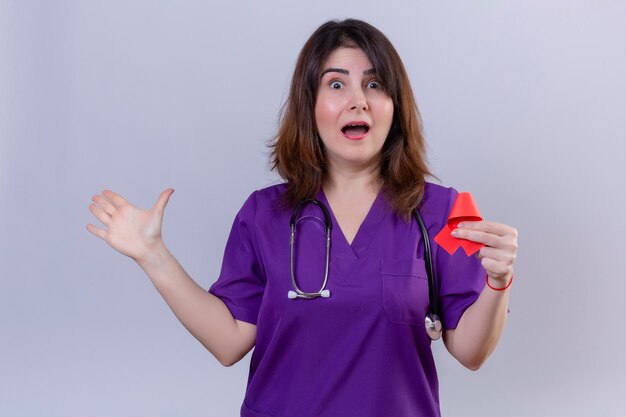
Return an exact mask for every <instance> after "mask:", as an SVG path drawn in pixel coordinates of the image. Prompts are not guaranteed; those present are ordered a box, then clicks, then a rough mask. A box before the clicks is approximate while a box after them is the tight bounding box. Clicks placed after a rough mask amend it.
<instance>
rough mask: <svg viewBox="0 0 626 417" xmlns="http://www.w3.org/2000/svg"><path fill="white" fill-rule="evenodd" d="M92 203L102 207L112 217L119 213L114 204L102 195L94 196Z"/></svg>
mask: <svg viewBox="0 0 626 417" xmlns="http://www.w3.org/2000/svg"><path fill="white" fill-rule="evenodd" d="M91 201H93V202H94V203H96V204H98V205H99V206H100V207H102V208H103V209H104V211H106V212H107V213H108V214H109V216H112V215H113V214H114V213H115V212H116V211H117V207H115V206H114V205H113V203H111V202H110V201H109V200H108V199H106V198H105V197H102V196H101V195H94V196H93V197H91Z"/></svg>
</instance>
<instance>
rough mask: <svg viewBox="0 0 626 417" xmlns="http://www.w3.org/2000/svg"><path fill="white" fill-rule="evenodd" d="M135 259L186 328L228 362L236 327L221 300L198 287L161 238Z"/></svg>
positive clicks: (220, 358) (234, 339)
mask: <svg viewBox="0 0 626 417" xmlns="http://www.w3.org/2000/svg"><path fill="white" fill-rule="evenodd" d="M137 263H138V265H139V266H140V267H141V268H142V269H143V270H144V271H145V272H146V274H147V275H148V277H149V278H150V281H152V283H153V284H154V286H155V287H156V289H157V291H158V292H159V293H160V294H161V296H162V297H163V299H164V300H165V302H166V303H167V305H168V306H169V307H170V308H171V310H172V312H173V313H174V314H175V315H176V317H177V318H178V320H180V322H181V323H182V324H183V325H184V326H185V327H186V328H187V330H189V332H190V333H191V334H192V335H193V336H194V337H195V338H196V339H198V341H200V343H202V345H204V346H205V347H206V348H207V349H208V350H209V351H210V352H211V353H212V354H213V355H214V356H215V357H216V358H217V359H218V360H219V361H220V362H221V363H223V364H225V363H228V362H229V360H230V359H229V358H228V356H229V355H230V354H231V352H232V351H233V346H236V345H237V333H238V327H237V323H236V321H235V319H234V318H233V316H232V314H231V313H230V310H228V308H227V307H226V305H225V304H224V303H223V302H222V300H220V299H219V298H217V297H215V296H214V295H213V294H210V293H209V292H207V291H206V290H204V289H203V288H202V287H200V286H199V285H198V284H197V283H196V282H195V281H194V280H193V279H192V278H191V277H190V276H189V275H188V274H187V272H186V271H185V270H184V269H183V267H182V266H181V265H180V263H179V262H178V261H177V260H176V258H175V257H174V256H173V255H172V254H171V253H170V251H169V250H168V249H167V247H166V246H165V244H163V243H162V242H160V244H159V245H157V246H156V247H155V249H154V250H153V251H152V252H151V253H150V255H148V256H147V257H146V258H144V259H142V260H138V261H137Z"/></svg>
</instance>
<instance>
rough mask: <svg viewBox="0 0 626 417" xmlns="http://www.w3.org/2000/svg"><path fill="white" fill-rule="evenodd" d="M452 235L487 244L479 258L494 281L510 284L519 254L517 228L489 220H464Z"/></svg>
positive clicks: (503, 284)
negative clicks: (514, 264)
mask: <svg viewBox="0 0 626 417" xmlns="http://www.w3.org/2000/svg"><path fill="white" fill-rule="evenodd" d="M452 236H454V237H458V238H461V239H467V240H471V241H474V242H479V243H483V244H485V246H484V247H482V248H481V249H480V251H479V252H478V258H479V259H480V261H481V264H482V266H483V268H485V270H486V271H487V275H488V276H489V278H490V280H491V281H492V283H494V284H495V283H498V284H501V285H502V286H505V285H507V284H508V282H509V280H510V279H511V276H513V263H514V262H515V257H516V255H517V230H515V228H513V227H511V226H508V225H506V224H501V223H494V222H488V221H480V222H462V223H460V224H459V227H458V228H457V229H455V230H453V231H452Z"/></svg>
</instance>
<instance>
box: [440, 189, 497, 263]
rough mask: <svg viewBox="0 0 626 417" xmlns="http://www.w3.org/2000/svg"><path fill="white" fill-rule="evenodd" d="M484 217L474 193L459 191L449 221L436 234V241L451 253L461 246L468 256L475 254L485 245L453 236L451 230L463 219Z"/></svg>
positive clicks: (473, 219)
mask: <svg viewBox="0 0 626 417" xmlns="http://www.w3.org/2000/svg"><path fill="white" fill-rule="evenodd" d="M482 219H483V218H482V217H481V216H480V213H479V211H478V207H477V206H476V203H475V202H474V198H473V197H472V194H471V193H459V195H457V197H456V200H455V201H454V204H453V205H452V210H450V216H449V217H448V223H447V224H446V225H445V226H444V227H443V229H441V232H439V234H438V235H437V236H435V242H437V244H438V245H439V246H441V247H442V248H444V249H445V251H446V252H448V253H449V254H450V255H452V254H453V253H454V252H456V250H457V249H458V248H459V246H461V247H462V248H463V250H464V251H465V253H466V254H467V256H470V255H473V254H474V253H476V252H477V251H478V250H479V249H480V248H482V247H483V246H485V245H483V244H482V243H478V242H473V241H471V240H466V239H460V238H456V237H454V236H452V234H451V232H452V231H453V230H454V229H456V228H457V227H458V226H459V223H461V222H463V221H472V222H474V221H481V220H482Z"/></svg>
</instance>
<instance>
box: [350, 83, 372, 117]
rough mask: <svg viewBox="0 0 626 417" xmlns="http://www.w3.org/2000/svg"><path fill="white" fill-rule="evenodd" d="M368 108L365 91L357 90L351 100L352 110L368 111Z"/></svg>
mask: <svg viewBox="0 0 626 417" xmlns="http://www.w3.org/2000/svg"><path fill="white" fill-rule="evenodd" d="M368 108H369V106H368V105H367V98H366V97H365V94H364V92H363V90H361V89H360V88H356V89H355V91H354V94H353V95H352V98H351V100H350V110H356V111H367V109H368Z"/></svg>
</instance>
